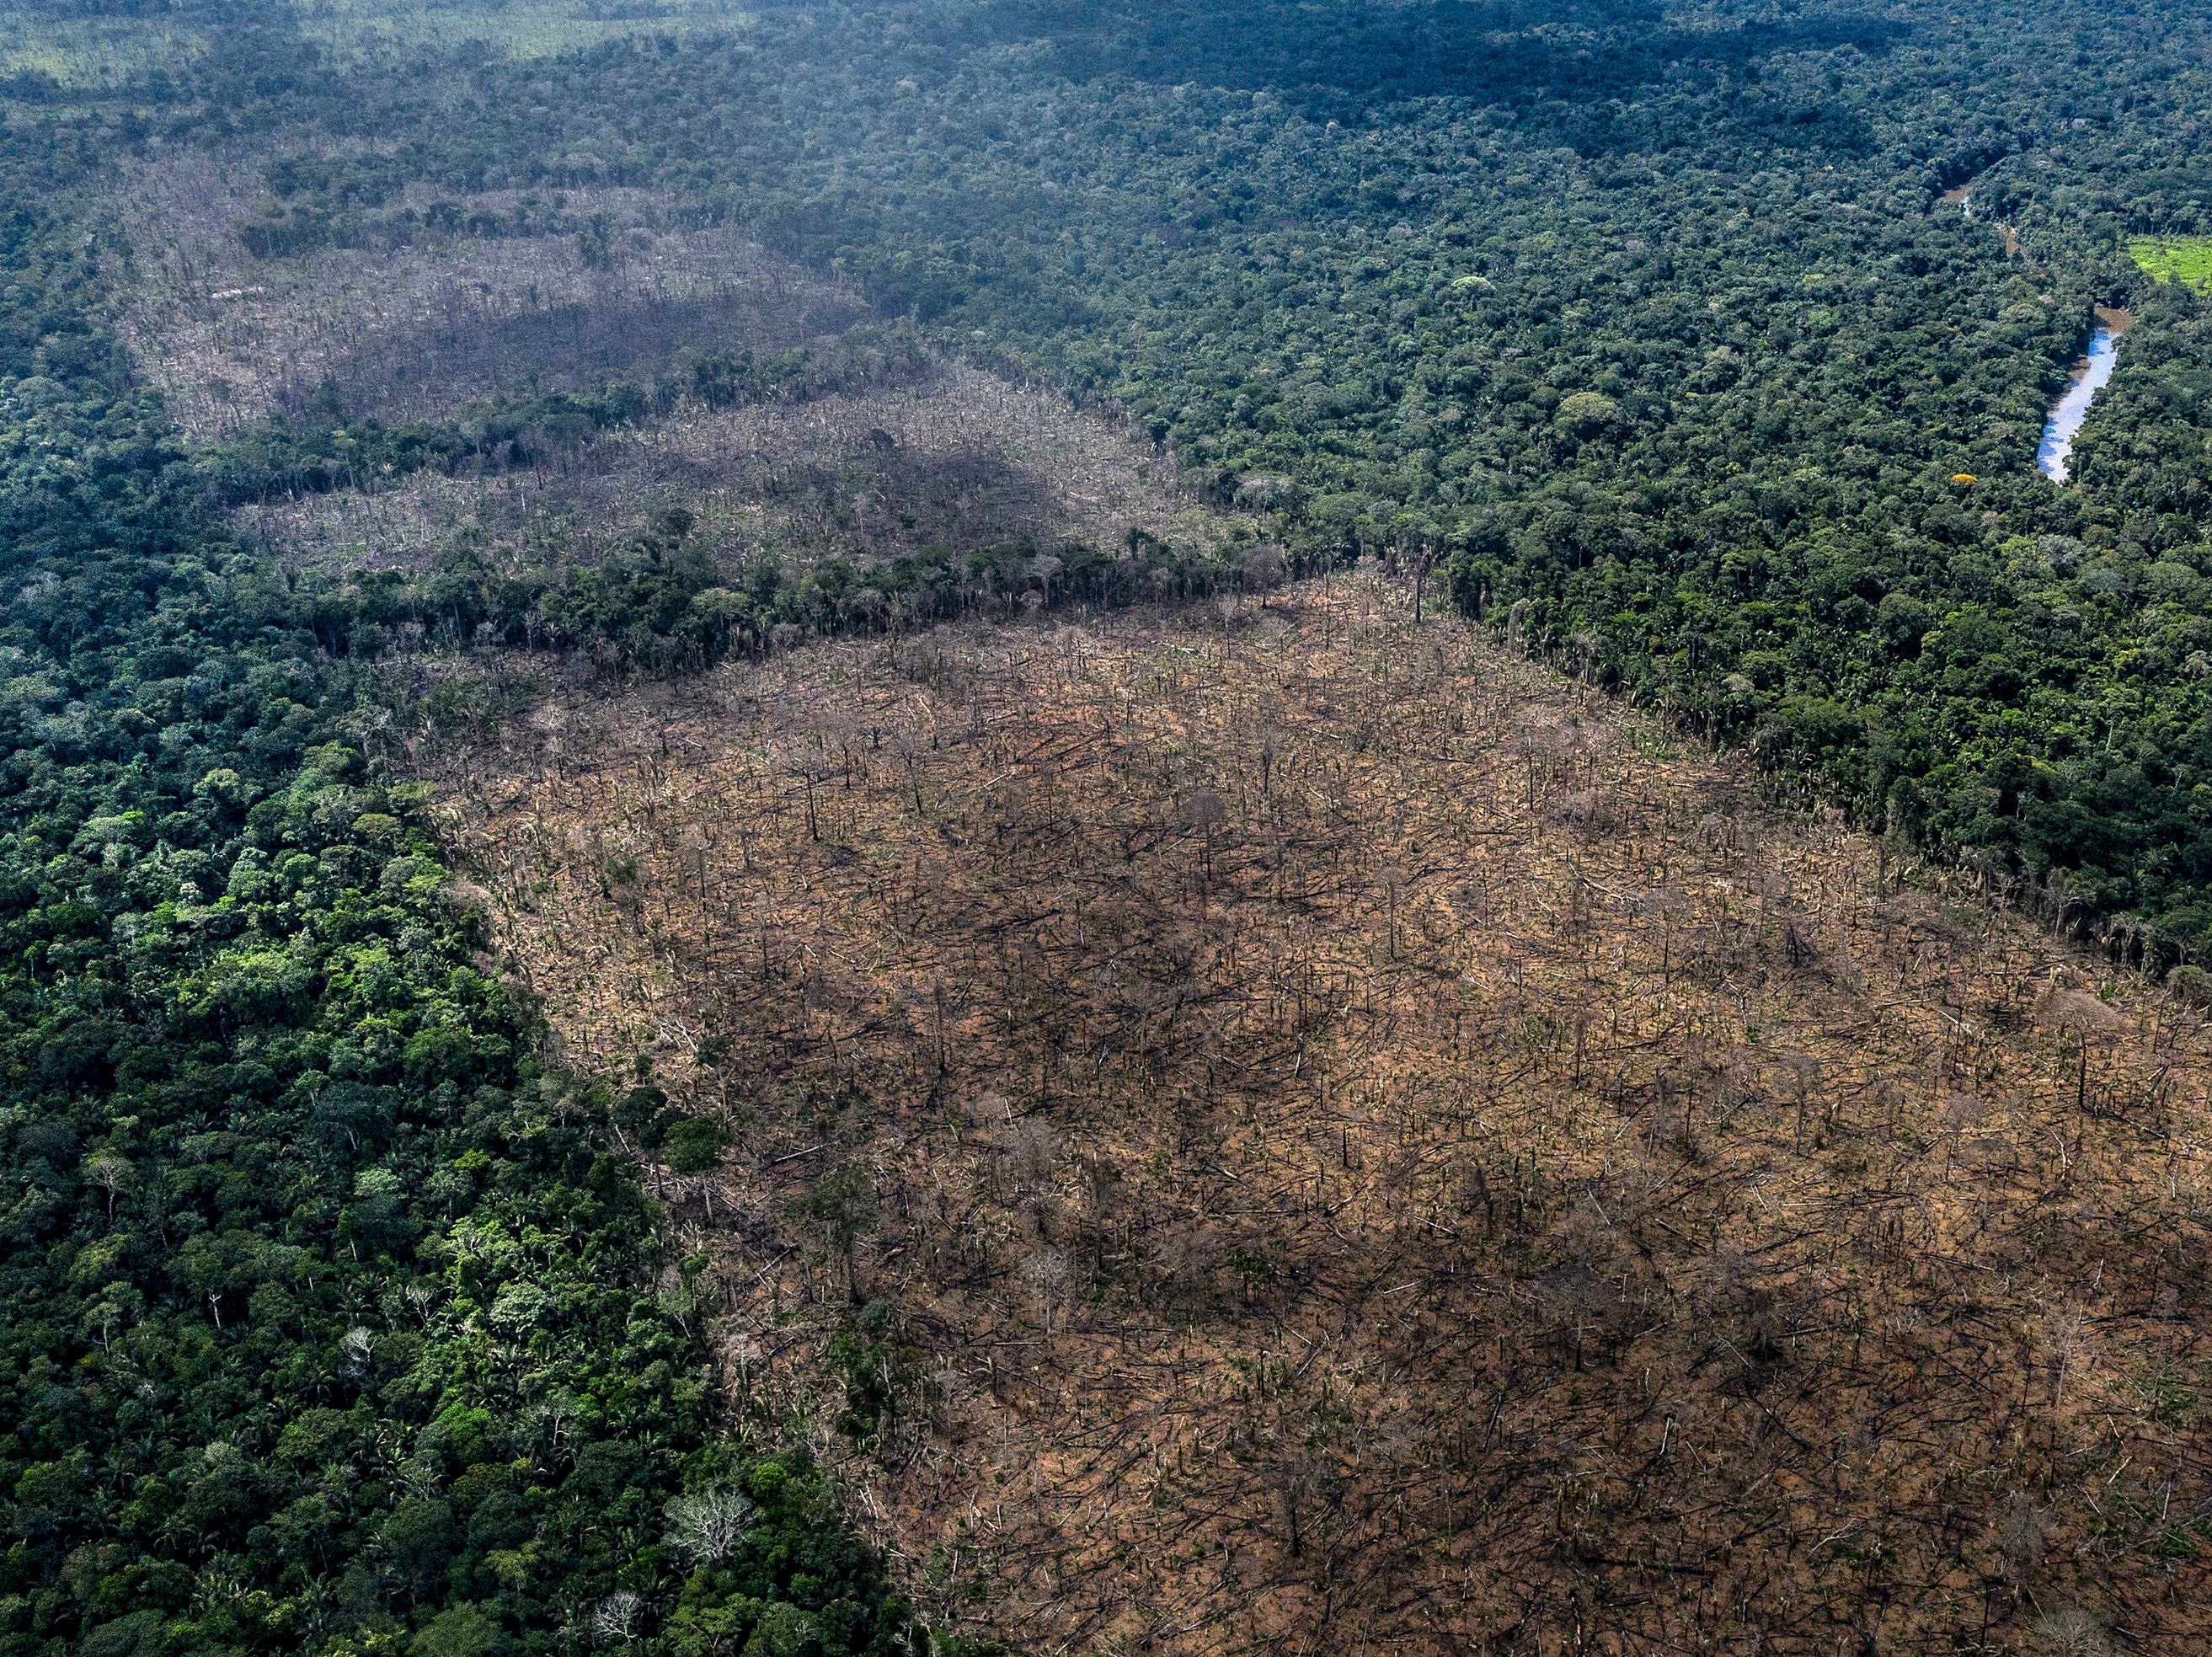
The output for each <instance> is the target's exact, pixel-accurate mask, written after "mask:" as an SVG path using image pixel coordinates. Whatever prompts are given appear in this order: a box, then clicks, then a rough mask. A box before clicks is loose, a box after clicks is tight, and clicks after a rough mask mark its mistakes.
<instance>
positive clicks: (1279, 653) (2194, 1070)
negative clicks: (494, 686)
mask: <svg viewBox="0 0 2212 1657" xmlns="http://www.w3.org/2000/svg"><path fill="white" fill-rule="evenodd" d="M1411 598H1412V595H1411V593H1410V592H1409V591H1408V590H1407V589H1406V588H1405V587H1403V586H1399V585H1397V584H1395V583H1393V582H1390V581H1389V580H1384V579H1383V578H1382V577H1381V576H1380V575H1378V574H1372V573H1369V574H1357V575H1339V576H1337V577H1335V578H1333V579H1331V580H1328V581H1326V582H1322V583H1315V584H1305V585H1301V586H1293V587H1291V588H1288V589H1285V590H1282V591H1280V592H1276V593H1274V594H1273V595H1272V596H1270V597H1267V598H1264V599H1261V598H1241V599H1237V600H1235V601H1233V602H1230V603H1227V604H1216V605H1214V606H1212V607H1210V608H1209V609H1207V610H1205V611H1204V612H1202V613H1200V614H1199V615H1197V616H1193V615H1192V614H1191V613H1190V612H1188V611H1184V612H1182V613H1179V614H1164V613H1160V612H1153V611H1139V612H1127V613H1123V614H1121V615H1118V616H1107V617H1075V618H1066V617H1063V618H1061V620H1060V621H1059V622H1052V621H1050V620H1049V619H1048V620H1047V621H1046V622H1042V623H1040V624H1037V625H1033V626H1027V627H1016V628H983V627H980V626H979V627H976V628H956V629H949V630H940V631H939V632H935V633H929V634H919V635H909V636H905V637H900V638H876V639H866V640H849V641H846V642H842V643H831V644H824V645H821V646H812V647H809V648H806V649H802V650H798V651H793V652H788V653H785V654H781V655H778V656H775V657H773V658H770V659H766V660H763V661H758V662H749V663H745V664H742V665H730V666H727V667H725V668H723V669H721V670H719V671H716V672H714V673H713V674H710V675H708V676H705V677H702V678H699V679H695V680H689V681H684V682H679V683H663V684H655V685H650V686H647V687H644V688H640V689H629V690H626V691H608V690H601V689H592V688H591V687H590V686H588V685H586V684H585V683H582V682H580V681H579V682H578V683H575V684H574V685H572V686H570V687H568V688H566V689H561V690H559V691H557V692H556V693H554V694H551V695H548V696H547V697H546V698H545V699H544V701H542V703H541V704H540V705H538V707H536V709H535V710H534V712H533V713H532V716H531V717H530V718H529V719H527V720H526V721H524V722H521V723H519V724H518V725H516V727H515V728H514V729H513V731H510V732H509V733H507V735H506V736H504V737H501V738H499V739H498V740H496V741H495V742H492V743H489V744H483V745H479V746H476V747H472V748H467V749H457V748H451V747H448V748H446V749H444V750H436V749H435V747H434V746H426V747H424V748H422V750H419V751H420V752H421V753H422V754H423V755H425V756H428V755H430V754H432V753H433V752H434V751H435V752H437V754H438V757H437V759H436V760H435V763H432V764H431V765H430V769H431V770H432V771H433V773H434V774H435V776H436V778H437V780H439V781H440V782H441V785H442V789H441V794H442V798H443V799H444V801H445V807H444V809H445V811H446V814H447V823H448V826H449V828H450V829H451V832H452V834H453V836H454V841H455V843H456V845H457V846H459V847H461V848H462V849H463V850H464V851H465V853H466V854H467V856H468V857H469V859H471V862H472V863H473V865H474V873H473V878H474V879H475V880H476V881H477V882H478V883H480V884H481V885H482V886H483V889H484V890H485V892H486V894H487V895H488V897H487V901H489V903H490V905H491V906H492V909H493V913H494V925H495V931H496V932H497V935H498V939H499V942H500V944H501V946H502V948H503V950H505V952H506V955H507V959H508V961H509V962H511V964H512V966H513V970H515V971H516V972H517V973H518V974H520V975H522V976H524V977H525V978H526V980H527V982H528V985H529V986H530V988H531V989H532V990H533V991H534V992H536V993H537V994H538V996H539V997H541V998H542V1003H543V1006H544V1011H545V1014H546V1017H547V1018H548V1020H549V1023H550V1028H551V1030H552V1032H553V1035H554V1037H555V1039H556V1041H557V1042H558V1043H559V1044H561V1046H562V1048H563V1050H564V1051H565V1054H566V1056H567V1058H568V1060H569V1062H571V1063H573V1064H574V1065H576V1066H578V1067H580V1068H581V1069H583V1070H586V1071H617V1072H619V1073H620V1074H622V1075H623V1076H624V1077H629V1078H631V1079H632V1080H633V1081H635V1082H637V1083H640V1084H648V1085H650V1086H652V1087H654V1088H658V1089H663V1090H665V1092H666V1093H667V1094H668V1095H669V1096H670V1097H671V1099H672V1100H673V1101H674V1102H676V1103H677V1104H678V1105H679V1106H681V1107H682V1108H684V1109H685V1110H686V1111H689V1112H690V1113H693V1114H699V1115H704V1116H708V1117H710V1118H712V1119H714V1120H716V1121H718V1122H719V1123H720V1124H721V1125H722V1126H724V1127H725V1128H726V1130H727V1132H728V1135H729V1138H730V1145H729V1149H728V1150H727V1151H726V1153H725V1155H724V1157H723V1160H722V1161H721V1162H720V1165H719V1166H718V1167H716V1168H713V1169H712V1170H711V1171H708V1172H703V1173H702V1172H690V1173H680V1172H678V1171H676V1169H675V1168H671V1167H668V1166H665V1165H664V1166H662V1167H660V1168H659V1171H658V1172H657V1173H656V1174H655V1175H654V1177H655V1178H656V1179H657V1180H658V1181H659V1185H660V1187H661V1189H662V1190H663V1191H664V1192H665V1194H666V1196H667V1197H668V1199H670V1200H671V1202H672V1203H674V1204H675V1205H678V1210H679V1211H680V1213H681V1215H682V1223H683V1224H684V1227H685V1228H686V1229H687V1230H688V1233H689V1235H690V1242H689V1247H690V1249H691V1250H692V1259H691V1263H690V1266H687V1268H686V1269H685V1271H684V1272H681V1273H678V1272H671V1274H670V1276H669V1278H668V1281H667V1284H665V1299H666V1301H667V1302H668V1303H669V1304H670V1305H671V1306H672V1307H675V1308H678V1311H679V1312H680V1314H682V1315H684V1316H685V1317H690V1318H699V1319H704V1320H709V1321H710V1322H711V1323H712V1324H713V1326H714V1327H715V1328H716V1330H717V1331H718V1349H719V1350H720V1353H721V1357H722V1362H723V1363H724V1364H725V1366H726V1370H727V1372H728V1375H729V1378H730V1379H731V1380H732V1381H737V1382H740V1383H742V1384H740V1385H738V1386H735V1387H732V1389H731V1393H730V1395H731V1397H732V1399H739V1400H744V1401H745V1402H744V1403H743V1404H741V1405H737V1406H735V1407H743V1408H750V1409H751V1410H754V1411H758V1412H760V1414H761V1415H762V1417H763V1420H764V1421H765V1420H775V1421H778V1422H781V1423H784V1424H785V1425H786V1426H787V1427H789V1428H790V1429H792V1430H796V1431H799V1432H801V1433H804V1434H805V1435H807V1436H809V1437H810V1438H811V1440H812V1441H813V1442H814V1443H815V1445H816V1446H817V1449H818V1450H819V1452H820V1453H821V1454H823V1456H824V1457H825V1458H826V1459H828V1460H829V1461H830V1462H832V1463H833V1464H834V1465H835V1466H836V1467H837V1468H838V1469H839V1471H840V1473H841V1476H842V1478H844V1479H845V1480H846V1481H847V1482H848V1484H849V1485H850V1486H851V1487H852V1489H853V1490H854V1493H855V1496H856V1502H855V1508H856V1511H858V1512H859V1513H860V1514H864V1515H866V1521H867V1522H868V1523H869V1525H870V1526H871V1527H872V1528H873V1530H874V1531H875V1532H876V1533H877V1534H878V1536H879V1537H880V1538H881V1539H883V1540H884V1542H885V1543H886V1544H887V1545H890V1547H891V1548H892V1549H894V1551H896V1556H897V1557H898V1558H899V1559H900V1560H901V1561H902V1569H903V1570H904V1571H905V1573H906V1575H907V1579H908V1582H909V1584H910V1586H911V1587H912V1589H913V1591H914V1592H915V1593H916V1594H917V1595H919V1596H921V1598H922V1599H923V1600H924V1601H925V1602H926V1603H927V1605H928V1606H929V1608H930V1610H931V1611H932V1612H933V1614H934V1615H936V1616H938V1617H940V1618H945V1619H946V1620H947V1621H948V1622H951V1623H953V1624H961V1623H963V1622H972V1623H973V1624H976V1625H979V1626H978V1627H977V1628H976V1629H975V1631H980V1632H985V1633H987V1634H989V1635H991V1636H994V1637H996V1638H1000V1639H1006V1640H1010V1641H1013V1642H1018V1645H1019V1646H1020V1647H1021V1648H1024V1649H1030V1650H1036V1651H1093V1650H1138V1649H1146V1650H1158V1651H1171V1652H1191V1653H1197V1652H1228V1651H1245V1650H1261V1649H1270V1650H1272V1649H1282V1650H1285V1651H1293V1650H1296V1651H1320V1650H1347V1651H1348V1650H1353V1649H1359V1648H1366V1647H1374V1648H1381V1647H1383V1646H1386V1645H1387V1646H1389V1647H1390V1648H1394V1649H1398V1650H1402V1651H1410V1652H1439V1653H1441V1652H1446V1651H1450V1652H1462V1651H1466V1650H1468V1649H1470V1648H1472V1649H1477V1650H1480V1649H1486V1648H1498V1647H1505V1646H1510V1645H1511V1642H1514V1641H1516V1640H1517V1641H1521V1642H1523V1643H1522V1645H1521V1646H1517V1647H1513V1648H1516V1649H1522V1648H1527V1647H1526V1643H1525V1642H1526V1641H1527V1640H1528V1637H1529V1636H1530V1632H1531V1631H1532V1630H1534V1631H1536V1633H1537V1636H1538V1637H1540V1638H1541V1639H1542V1640H1543V1642H1544V1649H1546V1650H1552V1649H1563V1650H1571V1649H1575V1648H1576V1646H1575V1644H1574V1643H1573V1642H1574V1641H1575V1640H1576V1638H1577V1632H1576V1631H1577V1630H1590V1629H1598V1628H1602V1629H1604V1630H1607V1631H1608V1633H1609V1634H1610V1635H1611V1636H1612V1639H1613V1644H1612V1645H1611V1646H1609V1647H1608V1648H1609V1649H1618V1650H1622V1651H1629V1650H1657V1649H1674V1648H1689V1647H1692V1646H1701V1645H1709V1646H1715V1647H1722V1648H1730V1649H1741V1650H1751V1649H1759V1650H1764V1651H1770V1652H1772V1651H1803V1652H1808V1653H1810V1652H1820V1653H1828V1652H1832V1651H1835V1650H1837V1649H1838V1648H1849V1649H1882V1650H1889V1649H1908V1648H1936V1647H1937V1646H1939V1645H1944V1644H1946V1643H1947V1642H1965V1647H1966V1648H1978V1649H2000V1648H2002V1649H2033V1648H2037V1642H2043V1643H2044V1644H2046V1645H2047V1644H2048V1643H2049V1642H2050V1641H2051V1640H2053V1639H2058V1638H2061V1637H2065V1638H2072V1637H2074V1634H2079V1635H2080V1636H2081V1638H2082V1639H2087V1640H2093V1641H2108V1640H2110V1639H2111V1638H2112V1637H2113V1636H2112V1634H2111V1632H2110V1630H2120V1631H2121V1632H2122V1633H2123V1634H2124V1636H2125V1638H2126V1640H2127V1641H2128V1642H2129V1644H2130V1648H2136V1649H2143V1650H2179V1649H2183V1648H2187V1647H2189V1646H2190V1645H2191V1644H2193V1643H2195V1642H2202V1641H2203V1640H2204V1639H2205V1638H2206V1637H2207V1636H2208V1635H2212V1626H2209V1625H2208V1621H2207V1614H2206V1611H2205V1609H2204V1608H2205V1605H2206V1604H2207V1603H2208V1601H2207V1599H2206V1595H2205V1592H2204V1589H2205V1587H2206V1582H2205V1575H2204V1570H2203V1563H2202V1553H2203V1545H2204V1534H2205V1529H2206V1523H2207V1520H2206V1515H2207V1514H2208V1513H2212V1480H2208V1478H2207V1476H2206V1470H2205V1468H2204V1466H2203V1461H2202V1458H2201V1456H2200V1455H2198V1454H2196V1452H2195V1451H2194V1449H2193V1448H2192V1446H2193V1444H2194V1442H2195V1441H2194V1438H2193V1436H2192V1435H2193V1434H2194V1433H2195V1431H2196V1429H2198V1428H2199V1427H2200V1426H2201V1424H2202V1423H2201V1416H2200V1406H2199V1405H2198V1402H2197V1400H2198V1397H2199V1394H2200V1393H2201V1391H2202V1387H2203V1379H2204V1375H2205V1370H2204V1365H2205V1363H2206V1359H2207V1357H2208V1352H2207V1346H2206V1343H2205V1339H2204V1333H2203V1309H2202V1298H2203V1259H2204V1258H2205V1250H2206V1246H2207V1243H2208V1241H2212V1235H2208V1226H2207V1203H2208V1190H2207V1179H2208V1174H2212V1166H2208V1162H2207V1159H2206V1154H2205V1146H2204V1132H2205V1128H2206V1125H2207V1093H2206V1080H2207V1068H2206V1066H2207V1059H2208V1053H2207V1040H2206V1035H2205V1031H2204V1027H2203V1022H2202V1019H2201V1017H2199V1015H2198V1014H2197V1013H2196V1012H2195V1011H2191V1009H2189V1008H2188V1007H2186V1006H2185V1005H2182V1004H2181V1003H2180V1002H2179V1000H2177V999H2176V998H2173V997H2172V996H2170V995H2169V994H2167V993H2166V992H2164V991H2161V990H2159V989H2157V988H2155V987H2154V986H2148V985H2147V984H2144V983H2142V982H2140V981H2136V980H2129V979H2126V978H2124V977H2121V978H2116V977H2113V976H2112V975H2111V974H2110V971H2109V968H2106V967H2104V966H2103V965H2102V964H2101V963H2100V962H2093V961H2091V960H2089V959H2087V958H2086V957H2084V956H2081V955H2080V954H2078V953H2077V952H2075V950H2073V949H2072V948H2071V947H2070V946H2069V945H2068V944H2063V943H2061V942H2058V941H2055V940H2054V939H2052V938H2051V937H2050V936H2049V935H2048V934H2047V933H2046V932H2042V931H2039V930H2038V929H2037V928H2035V927H2033V926H2030V925H2028V924H2027V923H2026V922H2025V921H2023V920H2019V919H2016V918H2014V917H2010V916H2008V915H2005V914H2002V913H1995V912H1992V911H1991V910H1990V909H1988V908H1987V907H1983V906H1981V905H1979V904H1978V903H1976V902H1975V901H1972V900H1971V898H1970V896H1969V895H1967V894H1966V893H1964V892H1963V891H1952V890H1950V889H1947V887H1946V886H1945V884H1944V883H1942V882H1941V881H1939V880H1937V879H1936V878H1934V877H1932V876H1931V875H1930V874H1929V872H1928V871H1925V870H1923V869H1920V868H1918V867H1917V866H1916V865H1911V864H1910V863H1909V862H1906V861H1905V860H1904V859H1902V857H1901V854H1899V853H1897V852H1896V851H1895V850H1894V849H1893V847H1888V846H1887V845H1885V844H1883V843H1881V842H1878V841H1874V840H1871V839H1869V838H1867V837H1865V836H1863V835H1858V834H1857V833H1854V832H1850V831H1849V830H1847V829H1844V828H1843V827H1842V826H1840V825H1839V824H1838V823H1837V822H1833V821H1828V820H1822V819H1816V818H1810V817H1808V816H1803V815H1802V814H1796V813H1792V812H1788V811H1784V810H1779V809H1776V808H1772V807H1770V806H1769V805H1767V804H1764V803H1762V798H1761V795H1760V792H1759V788H1758V786H1757V785H1756V779H1755V777H1754V776H1753V774H1749V773H1747V771H1745V770H1743V769H1741V768H1738V767H1737V766H1736V765H1735V764H1734V763H1732V762H1725V761H1722V760H1718V759H1716V758H1715V757H1713V756H1711V754H1709V753H1707V752H1705V751H1704V750H1699V749H1694V748H1687V747H1684V746H1681V745H1680V744H1679V743H1677V742H1676V741H1674V739H1672V738H1670V737H1668V734H1667V733H1666V732H1665V731H1662V730H1660V729H1658V728H1656V727H1654V726H1652V725H1648V724H1644V723H1643V722H1641V721H1639V720H1638V719H1636V718H1635V717H1632V716H1627V715H1624V714H1622V713H1620V711H1618V710H1617V709H1615V708H1613V707H1609V706H1607V705H1606V704H1605V703H1604V702H1603V701H1601V699H1598V698H1595V696H1594V695H1592V694H1591V693H1589V692H1587V691H1586V690H1584V689H1582V688H1581V687H1579V686H1577V685H1576V684H1574V683H1571V682H1565V681H1562V680H1560V679H1559V678H1556V677H1551V676H1549V675H1547V673H1546V672H1545V671H1543V670H1542V669H1541V668H1540V667H1539V666H1537V665H1532V664H1530V663H1528V662H1527V661H1524V660H1521V659H1516V657H1513V656H1510V655H1508V654H1505V653H1503V652H1500V651H1499V650H1498V648H1496V647H1495V646H1493V645H1492V644H1491V643H1489V642H1487V641H1486V639H1485V637H1484V636H1483V635H1481V634H1478V633H1476V632H1474V631H1471V630H1469V629H1468V628H1465V627H1463V626H1462V625H1461V624H1459V623H1457V622H1446V621H1440V620H1438V619H1437V617H1436V616H1434V615H1433V613H1431V615H1430V616H1428V617H1427V618H1425V620H1423V621H1421V622H1419V625H1416V624H1415V622H1414V618H1413V608H1412V604H1411ZM641 1098H642V1100H643V1101H644V1102H646V1103H650V1102H652V1098H653V1096H651V1095H650V1094H647V1095H643V1096H641ZM647 1114H649V1113H647ZM632 1120H641V1119H639V1118H637V1117H636V1116H635V1114H634V1115H633V1119H632ZM692 1148H696V1147H692ZM640 1149H641V1150H647V1151H648V1153H649V1154H653V1155H655V1156H657V1158H658V1160H659V1161H660V1162H663V1163H666V1162H676V1161H678V1158H676V1157H674V1156H669V1155H667V1154H666V1153H665V1152H662V1153H651V1152H650V1147H649V1146H647V1145H644V1144H641V1146H640ZM685 1165H686V1166H692V1165H694V1162H692V1161H691V1160H690V1159H685ZM983 1582H988V1583H991V1584H993V1585H994V1586H993V1587H992V1589H991V1591H990V1592H989V1593H975V1592H974V1591H973V1590H974V1588H975V1585H976V1584H978V1583H983ZM2069 1630H2072V1631H2073V1632H2072V1633H2069ZM2077 1648H2081V1649H2089V1648H2091V1647H2081V1646H2078V1642H2077Z"/></svg>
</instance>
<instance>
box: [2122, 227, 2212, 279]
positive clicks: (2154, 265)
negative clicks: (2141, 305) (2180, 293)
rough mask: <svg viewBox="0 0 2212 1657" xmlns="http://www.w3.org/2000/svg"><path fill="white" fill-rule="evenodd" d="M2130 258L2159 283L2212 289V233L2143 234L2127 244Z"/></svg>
mask: <svg viewBox="0 0 2212 1657" xmlns="http://www.w3.org/2000/svg"><path fill="white" fill-rule="evenodd" d="M2128 257H2129V258H2132V259H2133V260H2134V261H2135V262H2136V264H2139V265H2141V266H2142V268H2143V270H2144V271H2145V272H2146V273H2147V274H2148V275H2150V276H2154V277H2156V278H2157V279H2158V280H2159V281H2160V282H2186V283H2187V284H2188V285H2189V286H2190V287H2191V288H2212V236H2142V237H2138V238H2137V239H2136V240H2134V241H2131V242H2130V243H2129V244H2128Z"/></svg>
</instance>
